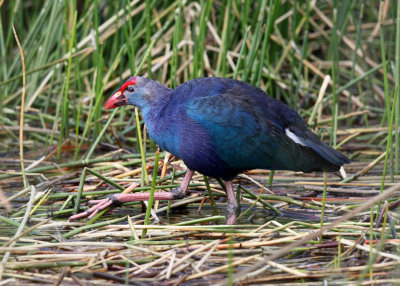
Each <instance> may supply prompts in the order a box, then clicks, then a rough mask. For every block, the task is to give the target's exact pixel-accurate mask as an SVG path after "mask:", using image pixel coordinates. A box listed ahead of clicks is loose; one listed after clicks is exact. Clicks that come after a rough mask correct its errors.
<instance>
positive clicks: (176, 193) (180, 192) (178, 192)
mask: <svg viewBox="0 0 400 286" xmlns="http://www.w3.org/2000/svg"><path fill="white" fill-rule="evenodd" d="M171 194H172V199H173V200H179V199H183V198H184V197H186V195H187V190H185V189H183V188H182V187H181V186H179V187H177V188H175V189H172V191H171Z"/></svg>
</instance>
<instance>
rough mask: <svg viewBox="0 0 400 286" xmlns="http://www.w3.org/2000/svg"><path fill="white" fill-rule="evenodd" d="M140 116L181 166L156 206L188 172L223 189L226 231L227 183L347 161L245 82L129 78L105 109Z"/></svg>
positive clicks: (231, 200)
mask: <svg viewBox="0 0 400 286" xmlns="http://www.w3.org/2000/svg"><path fill="white" fill-rule="evenodd" d="M124 105H134V106H136V107H138V108H139V109H141V112H142V116H143V120H144V122H145V124H146V127H147V131H148V133H149V135H150V137H151V138H152V139H153V140H154V141H155V142H156V143H157V144H158V146H159V147H160V148H161V149H162V150H166V151H168V152H170V153H171V154H172V155H174V156H175V157H177V158H180V159H182V160H183V162H184V164H185V165H186V167H187V171H186V174H185V176H184V179H183V181H182V183H181V185H180V186H179V187H178V188H176V189H173V190H172V191H170V192H166V191H163V192H156V193H154V199H155V200H176V199H181V198H184V197H185V196H186V195H187V194H188V187H189V183H190V181H191V179H192V176H193V174H194V172H195V171H197V172H199V173H201V174H203V175H205V176H209V177H212V178H217V179H218V178H219V179H222V180H223V181H224V182H225V186H226V193H227V201H228V204H227V210H226V212H227V224H235V223H236V214H237V211H238V204H237V201H236V198H235V194H234V190H233V184H232V180H233V179H234V178H235V177H236V176H237V175H238V174H240V173H242V172H244V171H247V170H252V169H267V170H291V171H301V172H315V171H323V172H335V171H338V170H339V169H340V168H341V166H342V165H344V164H347V163H350V160H349V159H348V158H347V157H346V156H345V155H343V154H341V153H340V152H338V151H336V150H335V149H333V148H332V147H330V146H329V145H328V144H326V143H324V142H322V141H321V140H320V139H319V137H318V136H317V135H316V134H315V133H313V132H312V131H311V130H310V129H309V128H308V126H307V123H306V122H305V121H304V120H303V118H302V117H301V116H300V115H299V114H298V113H297V112H296V111H294V110H293V109H292V108H290V107H289V106H288V105H286V104H285V103H283V102H281V101H279V100H277V99H274V98H272V97H271V96H269V95H268V94H267V93H266V92H265V91H263V90H262V89H260V88H258V87H255V86H253V85H251V84H249V83H246V82H243V81H239V80H234V79H229V78H218V77H203V78H196V79H193V80H190V81H187V82H185V83H182V84H180V85H179V86H177V87H176V88H175V89H171V88H168V87H166V86H164V85H163V84H161V83H160V82H158V81H155V80H152V79H149V78H145V77H140V76H133V77H130V78H128V79H127V80H126V81H125V83H124V84H123V85H122V86H121V87H120V88H119V89H118V90H117V91H116V92H115V93H114V94H113V95H112V96H111V97H110V98H109V99H108V101H107V102H106V104H105V108H106V109H113V108H116V107H120V106H124ZM149 196H150V195H149V193H132V194H119V195H113V196H111V197H109V198H106V199H104V200H100V201H96V203H97V204H96V205H95V206H94V207H92V208H90V209H88V210H87V211H86V212H85V213H83V214H78V215H75V216H72V217H70V219H76V218H80V217H82V216H86V215H91V216H93V215H94V214H95V213H97V212H98V211H99V210H102V209H104V208H106V207H108V206H111V205H116V204H120V203H122V202H128V201H143V200H148V198H149Z"/></svg>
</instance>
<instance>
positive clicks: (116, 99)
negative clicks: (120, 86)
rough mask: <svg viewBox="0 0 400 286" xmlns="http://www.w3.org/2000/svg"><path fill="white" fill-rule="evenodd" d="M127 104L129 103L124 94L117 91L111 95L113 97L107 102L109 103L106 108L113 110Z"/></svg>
mask: <svg viewBox="0 0 400 286" xmlns="http://www.w3.org/2000/svg"><path fill="white" fill-rule="evenodd" d="M127 104H128V102H127V100H126V97H125V95H124V94H123V93H122V92H120V91H117V92H116V93H114V94H113V95H111V97H110V98H109V99H108V100H107V103H106V105H105V106H104V107H105V108H106V109H112V108H116V107H118V106H122V105H127Z"/></svg>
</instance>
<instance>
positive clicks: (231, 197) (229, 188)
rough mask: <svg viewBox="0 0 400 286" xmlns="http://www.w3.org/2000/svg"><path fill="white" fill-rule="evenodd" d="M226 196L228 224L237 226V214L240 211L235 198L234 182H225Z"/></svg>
mask: <svg viewBox="0 0 400 286" xmlns="http://www.w3.org/2000/svg"><path fill="white" fill-rule="evenodd" d="M225 186H226V194H227V196H228V207H227V209H226V211H227V213H228V218H227V220H226V223H227V224H231V225H233V224H236V212H237V211H238V204H237V201H236V198H235V192H234V191H233V184H232V181H225Z"/></svg>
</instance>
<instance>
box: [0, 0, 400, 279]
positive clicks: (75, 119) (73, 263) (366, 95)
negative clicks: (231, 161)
mask: <svg viewBox="0 0 400 286" xmlns="http://www.w3.org/2000/svg"><path fill="white" fill-rule="evenodd" d="M0 16H1V18H0V61H1V63H2V65H1V71H0V87H1V91H0V101H1V102H2V105H1V106H0V166H1V168H0V210H1V214H0V259H1V263H0V278H1V279H2V280H1V281H0V285H14V284H19V285H28V284H31V283H42V284H43V283H46V284H50V283H51V284H54V285H115V284H117V285H118V284H121V285H122V284H129V285H131V284H132V285H149V284H150V285H151V284H154V285H189V284H190V285H208V284H216V285H254V284H262V285H276V284H282V285H321V284H323V283H325V284H335V285H337V284H339V283H340V284H343V285H397V284H400V275H399V271H400V269H399V264H400V255H399V247H400V240H399V238H398V235H397V231H399V223H398V222H399V219H400V217H399V212H398V205H399V204H400V203H399V196H400V183H399V182H400V180H399V179H400V172H399V162H400V160H399V149H400V147H399V146H400V138H399V131H400V129H399V127H400V116H399V114H400V100H399V99H398V91H399V81H400V77H398V76H396V74H397V75H398V74H400V72H396V71H400V1H397V3H396V2H394V1H388V0H386V1H382V2H374V1H372V2H370V1H290V0H287V1H284V0H282V1H269V0H262V1H248V0H245V1H242V0H221V1H211V0H201V1H183V0H177V1H152V0H146V1H138V0H134V1H124V0H121V1H110V2H107V1H43V3H41V2H40V1H4V2H3V1H0ZM16 39H18V40H19V43H17V41H16ZM135 74H137V75H142V76H147V77H151V78H153V79H156V80H159V81H160V82H162V83H164V84H165V85H167V86H170V87H175V86H176V85H178V84H180V83H182V82H184V81H187V80H190V79H192V78H196V77H201V76H219V77H231V78H237V79H240V80H243V81H247V82H250V83H252V84H254V85H257V86H260V87H261V88H262V89H264V90H266V91H267V92H268V93H269V94H270V95H271V96H273V97H275V98H278V99H280V100H283V101H285V102H286V103H288V104H289V105H290V106H291V107H293V108H294V109H296V110H298V111H299V112H300V114H301V115H302V116H303V117H304V118H305V119H306V120H307V122H308V123H309V125H310V126H311V127H312V128H313V130H314V131H315V132H316V133H317V134H318V135H319V136H320V137H321V138H322V139H324V141H329V142H330V144H331V145H333V146H335V147H336V148H338V149H339V150H340V151H341V152H343V153H345V154H346V155H348V156H349V157H350V158H351V160H352V163H351V164H348V165H346V166H345V168H344V169H345V172H344V173H343V172H341V173H340V174H339V173H337V174H336V173H334V174H329V175H328V176H327V177H325V178H324V175H323V174H321V173H311V174H304V173H295V172H289V171H275V172H271V171H268V170H251V171H248V172H246V173H244V174H242V175H240V176H238V177H237V178H236V180H235V181H234V184H235V186H237V198H238V202H239V204H240V209H241V214H240V218H239V220H238V224H237V225H235V226H228V225H225V216H224V215H225V206H226V196H225V192H224V186H223V185H221V184H220V183H219V182H218V181H217V180H214V179H212V178H206V177H203V176H202V175H200V174H197V175H195V177H194V180H193V181H192V183H191V185H190V196H189V197H187V198H185V199H182V200H179V201H172V202H170V203H168V202H163V201H161V202H154V203H150V204H149V205H150V207H149V206H148V205H145V204H142V203H141V202H135V203H127V204H124V205H122V206H120V207H117V208H115V209H114V210H110V209H106V210H104V211H101V212H99V213H98V214H96V215H95V216H94V217H93V218H90V219H89V218H81V219H80V220H77V221H69V220H68V218H69V217H70V216H71V215H73V214H77V213H79V212H82V211H85V210H87V209H88V205H87V202H88V201H89V200H91V199H99V198H105V197H107V196H109V195H112V194H115V193H121V192H139V191H159V190H171V189H172V188H174V187H176V186H178V185H179V183H180V182H181V179H182V176H183V175H184V173H185V169H186V168H185V166H184V164H183V163H182V162H181V161H180V160H179V159H176V158H172V157H171V156H170V155H169V154H168V153H165V152H163V151H161V152H159V151H158V150H157V146H155V144H154V142H153V141H152V140H151V139H150V138H149V137H148V135H147V133H146V127H145V126H144V124H143V122H142V120H141V116H140V111H138V110H137V109H135V108H133V107H127V108H123V109H118V111H117V110H115V111H114V112H107V111H105V110H104V109H103V108H102V105H103V103H104V100H105V99H106V98H107V97H108V95H109V94H111V92H112V90H113V89H115V88H116V87H117V86H118V85H119V84H120V83H121V82H122V81H123V80H124V79H126V78H127V77H128V76H130V75H135Z"/></svg>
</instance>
